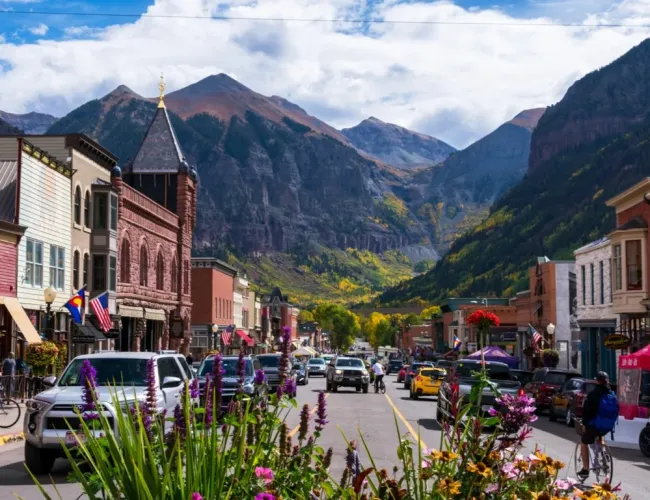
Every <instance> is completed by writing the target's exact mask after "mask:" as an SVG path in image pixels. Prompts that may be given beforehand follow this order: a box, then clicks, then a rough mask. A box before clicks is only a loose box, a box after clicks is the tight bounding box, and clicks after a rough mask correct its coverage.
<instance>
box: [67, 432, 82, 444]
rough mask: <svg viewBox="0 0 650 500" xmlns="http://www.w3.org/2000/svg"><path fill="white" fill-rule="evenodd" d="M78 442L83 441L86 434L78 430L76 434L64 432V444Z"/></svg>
mask: <svg viewBox="0 0 650 500" xmlns="http://www.w3.org/2000/svg"><path fill="white" fill-rule="evenodd" d="M78 442H81V443H85V442H86V435H85V434H81V433H79V432H77V433H76V434H75V433H74V432H66V433H65V444H72V445H76V444H77V443H78Z"/></svg>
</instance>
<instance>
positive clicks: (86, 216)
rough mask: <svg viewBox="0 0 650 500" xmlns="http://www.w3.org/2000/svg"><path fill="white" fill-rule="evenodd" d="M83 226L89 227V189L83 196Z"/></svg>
mask: <svg viewBox="0 0 650 500" xmlns="http://www.w3.org/2000/svg"><path fill="white" fill-rule="evenodd" d="M84 226H86V227H90V191H86V196H84Z"/></svg>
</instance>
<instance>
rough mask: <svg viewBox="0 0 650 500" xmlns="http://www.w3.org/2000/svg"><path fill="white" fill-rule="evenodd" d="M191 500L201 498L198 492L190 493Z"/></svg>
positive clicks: (199, 499) (201, 499) (200, 499)
mask: <svg viewBox="0 0 650 500" xmlns="http://www.w3.org/2000/svg"><path fill="white" fill-rule="evenodd" d="M192 500H203V497H202V496H201V494H200V493H192Z"/></svg>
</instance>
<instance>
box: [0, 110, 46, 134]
mask: <svg viewBox="0 0 650 500" xmlns="http://www.w3.org/2000/svg"><path fill="white" fill-rule="evenodd" d="M0 120H3V121H5V122H7V123H8V124H10V125H12V126H14V127H16V128H18V129H20V130H22V131H23V132H24V133H25V134H44V133H45V131H46V130H47V129H48V128H50V127H51V126H52V124H53V123H54V122H55V121H56V120H57V118H56V117H54V116H52V115H48V114H45V113H35V112H31V113H25V114H22V115H18V114H14V113H6V112H4V111H0Z"/></svg>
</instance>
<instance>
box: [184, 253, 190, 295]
mask: <svg viewBox="0 0 650 500" xmlns="http://www.w3.org/2000/svg"><path fill="white" fill-rule="evenodd" d="M184 266H185V272H184V273H183V274H184V276H183V293H184V294H185V295H188V294H189V293H190V263H189V261H187V260H186V261H185V264H184Z"/></svg>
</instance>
